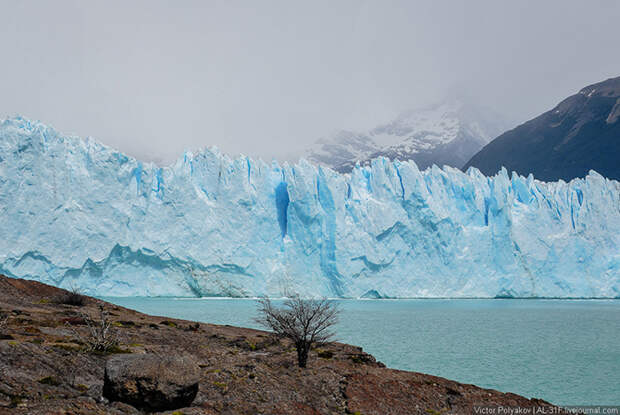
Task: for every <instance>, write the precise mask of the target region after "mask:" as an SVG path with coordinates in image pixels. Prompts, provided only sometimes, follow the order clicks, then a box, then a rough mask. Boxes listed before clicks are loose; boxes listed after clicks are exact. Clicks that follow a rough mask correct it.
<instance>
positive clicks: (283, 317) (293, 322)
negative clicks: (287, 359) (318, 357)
mask: <svg viewBox="0 0 620 415" xmlns="http://www.w3.org/2000/svg"><path fill="white" fill-rule="evenodd" d="M258 306H259V308H258V313H259V316H258V317H257V318H256V322H257V323H258V324H261V325H262V326H264V327H266V328H268V329H271V330H273V332H274V333H276V334H277V335H279V336H281V337H285V338H288V339H290V340H292V341H293V343H294V344H295V348H296V349H297V364H298V365H299V367H306V364H307V362H308V353H309V352H310V348H311V347H312V346H313V345H316V344H321V343H325V342H327V341H329V340H330V339H331V338H332V337H333V333H332V332H331V330H330V329H331V328H332V327H333V326H334V324H336V322H337V321H338V314H339V310H338V308H337V307H336V306H335V304H334V303H333V302H331V301H329V300H327V299H326V298H323V299H319V300H317V299H304V298H301V297H300V296H299V295H294V296H291V297H289V298H288V299H286V300H285V301H284V304H283V307H282V308H277V307H274V306H273V304H272V303H271V300H269V299H268V298H262V299H260V300H259V301H258Z"/></svg>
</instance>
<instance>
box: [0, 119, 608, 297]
mask: <svg viewBox="0 0 620 415" xmlns="http://www.w3.org/2000/svg"><path fill="white" fill-rule="evenodd" d="M0 209H1V210H2V215H1V216H0V229H2V233H3V238H0V273H3V274H6V275H9V276H15V277H21V278H28V279H36V280H39V281H42V282H45V283H50V284H53V285H57V286H61V287H72V286H73V287H79V288H81V289H82V290H83V291H84V292H86V293H88V294H94V295H118V296H133V295H141V296H258V295H270V296H281V295H282V294H285V293H289V292H299V293H301V294H303V295H321V296H329V297H495V296H518V297H530V296H534V297H615V298H617V297H620V249H619V247H620V184H619V183H618V182H617V181H612V180H607V179H605V178H604V177H602V176H600V175H599V174H597V173H596V172H590V174H589V175H588V176H587V177H586V178H585V179H575V180H572V181H571V182H570V183H565V182H563V181H559V182H553V183H543V182H540V181H537V180H534V179H533V178H532V177H531V176H530V177H527V178H525V177H521V176H518V175H516V174H512V175H509V174H508V173H507V172H506V170H502V171H500V172H499V173H498V174H497V175H495V176H494V177H485V176H483V175H482V174H481V173H480V172H479V171H478V170H476V169H469V170H468V171H467V173H463V172H461V171H459V170H457V169H453V168H449V167H445V168H443V169H440V168H438V167H436V166H433V167H432V168H429V169H427V170H425V171H420V170H419V169H418V168H417V166H416V165H415V164H414V163H413V162H400V161H394V162H390V161H388V160H387V159H384V158H378V159H375V160H373V161H372V163H371V165H370V166H369V167H364V168H361V167H357V168H355V169H354V170H353V171H352V173H351V174H350V175H343V174H338V173H336V172H334V171H332V170H330V169H324V168H320V167H316V166H314V165H312V164H310V163H308V162H305V161H303V160H302V161H300V162H299V164H297V165H294V166H290V165H288V164H286V163H285V164H284V165H283V166H280V165H278V164H277V163H276V162H274V163H272V164H266V163H264V162H263V161H260V160H259V161H254V160H251V159H249V158H246V157H239V158H236V159H231V158H229V157H227V156H226V155H223V154H220V153H219V152H218V151H217V150H215V149H211V150H203V151H200V152H197V153H191V152H187V153H186V154H185V155H184V156H183V157H181V158H180V159H179V160H177V161H176V163H174V164H173V165H171V166H168V167H163V168H161V167H157V166H156V165H154V164H149V163H142V162H140V161H137V160H135V159H133V158H131V157H128V156H126V155H124V154H122V153H119V152H117V151H114V150H112V149H110V148H108V147H106V146H104V145H102V144H100V143H97V142H96V141H93V140H91V139H86V140H82V139H79V138H75V137H65V136H63V135H61V134H59V133H58V132H56V131H55V130H54V129H52V128H50V127H47V126H45V125H43V124H40V123H38V122H31V121H29V120H26V119H23V118H19V117H17V118H13V119H8V120H5V121H3V122H1V124H0Z"/></svg>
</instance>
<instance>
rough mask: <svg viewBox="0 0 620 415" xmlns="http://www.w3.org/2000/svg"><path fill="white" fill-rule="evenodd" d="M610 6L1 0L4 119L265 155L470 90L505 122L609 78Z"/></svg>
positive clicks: (160, 155)
mask: <svg viewBox="0 0 620 415" xmlns="http://www.w3.org/2000/svg"><path fill="white" fill-rule="evenodd" d="M619 22H620V2H618V1H611V0H610V1H592V0H590V1H568V0H562V1H523V0H519V1H516V0H515V1H497V0H492V1H464V0H463V1H459V0H453V1H437V0H432V1H402V2H399V1H369V2H366V1H314V0H313V1H305V2H293V1H282V2H278V1H261V2H258V1H247V2H235V1H222V2H216V1H179V2H174V1H152V0H149V1H129V2H127V1H118V2H114V1H113V2H111V1H100V2H93V1H62V0H61V1H58V0H57V1H53V2H52V1H22V0H15V1H10V0H0V48H1V49H0V53H1V61H0V117H1V118H4V117H7V116H12V115H16V114H21V115H23V116H26V117H28V118H32V119H38V120H41V121H43V122H45V123H48V124H51V125H53V126H54V127H55V128H56V129H58V130H60V131H62V132H65V133H75V134H78V135H81V136H87V135H90V136H93V137H95V138H97V139H99V140H100V141H103V142H104V143H107V144H109V145H112V146H114V147H116V148H119V149H120V150H123V151H125V152H127V153H129V154H132V155H134V156H137V157H139V158H143V159H156V160H165V161H170V160H173V159H175V158H176V157H177V156H179V155H180V154H181V152H182V151H183V150H184V149H186V148H189V149H196V148H200V147H205V146H211V145H217V146H218V147H220V148H221V149H222V150H223V151H225V152H229V153H232V154H236V153H244V154H247V155H251V156H261V157H263V158H267V159H269V158H270V157H271V156H272V155H281V154H283V153H287V152H290V151H294V150H297V149H299V148H300V147H304V146H305V145H307V144H308V143H310V142H313V141H314V140H316V139H317V138H320V137H321V136H324V135H326V134H328V133H330V132H331V131H333V130H335V129H338V128H367V127H371V126H373V125H375V124H377V123H381V122H383V121H386V120H388V119H390V118H391V117H392V116H394V115H395V114H396V113H398V112H401V111H402V110H406V109H409V108H415V107H418V106H422V105H426V104H428V103H431V102H433V101H436V100H438V99H441V98H442V97H445V96H447V95H450V94H451V93H452V91H455V90H458V91H465V92H466V93H467V94H468V95H470V96H472V97H474V99H475V100H476V101H478V102H480V103H483V104H485V105H487V106H490V107H492V108H494V109H495V110H496V111H498V112H499V113H501V114H503V115H505V116H506V117H508V118H509V119H511V120H513V121H515V122H516V121H523V120H525V119H527V118H530V117H532V116H535V115H537V114H538V113H540V112H542V111H544V110H546V109H548V108H550V107H551V106H553V105H554V104H555V103H556V102H557V101H558V100H560V99H561V98H563V97H565V96H567V95H570V94H572V93H574V92H576V91H577V90H578V89H580V88H581V87H583V86H585V85H587V84H590V83H594V82H597V81H600V80H603V79H605V78H608V77H611V76H618V75H619V74H620V53H618V50H619V49H618V48H619V46H618V41H619V39H620V38H619V33H620V26H619V25H620V23H619Z"/></svg>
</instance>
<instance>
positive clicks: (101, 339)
mask: <svg viewBox="0 0 620 415" xmlns="http://www.w3.org/2000/svg"><path fill="white" fill-rule="evenodd" d="M81 316H82V318H83V319H84V322H85V323H86V325H87V326H88V335H87V336H82V335H81V334H80V333H79V332H78V331H77V330H75V329H73V327H70V329H71V331H73V334H74V335H75V336H76V337H77V338H78V339H79V340H80V341H81V342H82V343H84V344H85V345H86V348H87V350H88V351H90V352H101V353H106V352H108V351H110V350H111V349H113V348H114V347H116V346H118V343H119V341H118V337H117V336H116V334H115V333H114V332H113V331H111V330H110V325H111V323H112V322H111V321H110V319H109V317H108V312H107V311H106V309H105V308H104V307H103V305H101V304H99V320H98V321H97V320H93V319H92V318H91V317H90V316H89V315H87V314H84V313H81Z"/></svg>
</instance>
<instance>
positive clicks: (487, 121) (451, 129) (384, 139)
mask: <svg viewBox="0 0 620 415" xmlns="http://www.w3.org/2000/svg"><path fill="white" fill-rule="evenodd" d="M506 127H507V125H506V122H505V121H503V120H502V118H501V117H499V116H497V115H496V114H494V113H493V112H491V111H488V110H481V109H479V108H478V107H477V106H475V105H473V104H470V103H468V104H464V103H463V101H461V100H456V99H453V100H450V101H447V102H444V103H442V104H440V105H435V106H432V107H429V108H425V109H421V110H416V111H408V112H404V113H402V114H400V115H399V116H398V117H396V119H394V120H392V121H391V122H389V123H386V124H383V125H380V126H378V127H375V128H373V129H371V130H369V131H365V132H354V131H347V130H341V131H338V132H336V133H334V134H333V135H331V136H329V137H326V138H322V139H321V140H319V141H317V142H316V143H315V144H314V145H313V146H311V147H310V148H309V149H308V150H307V151H306V153H305V154H304V157H305V158H307V159H308V160H310V161H312V162H314V163H316V164H320V165H324V166H328V167H331V168H333V169H334V170H336V171H339V172H341V173H347V172H350V171H351V170H352V169H353V167H354V166H355V164H356V163H358V162H359V163H360V164H361V165H368V164H369V163H370V160H372V159H373V158H377V157H381V156H382V157H387V158H388V159H390V160H401V161H405V160H413V161H415V162H416V164H417V165H418V167H419V168H420V169H425V168H427V167H430V166H431V165H433V164H436V165H438V166H443V165H448V166H452V167H458V168H460V167H462V166H463V165H464V164H465V163H466V162H467V161H468V160H469V159H470V158H471V156H473V155H474V154H476V153H477V152H478V151H479V150H480V149H481V148H482V147H484V146H485V145H487V144H488V143H489V142H490V141H491V140H493V139H494V138H495V137H497V136H498V135H499V134H501V133H502V132H503V131H504V130H505V129H506Z"/></svg>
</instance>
